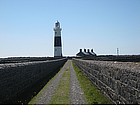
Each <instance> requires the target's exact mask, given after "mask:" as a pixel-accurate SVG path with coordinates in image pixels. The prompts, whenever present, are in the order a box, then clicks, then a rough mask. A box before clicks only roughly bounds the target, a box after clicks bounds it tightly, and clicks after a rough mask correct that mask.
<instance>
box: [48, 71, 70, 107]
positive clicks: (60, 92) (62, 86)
mask: <svg viewBox="0 0 140 140" xmlns="http://www.w3.org/2000/svg"><path fill="white" fill-rule="evenodd" d="M69 91H70V69H69V68H68V69H66V71H65V72H64V74H63V76H62V79H61V80H60V83H59V86H58V88H57V89H56V91H55V94H54V96H53V97H52V99H51V102H50V104H51V105H68V104H70V99H69Z"/></svg>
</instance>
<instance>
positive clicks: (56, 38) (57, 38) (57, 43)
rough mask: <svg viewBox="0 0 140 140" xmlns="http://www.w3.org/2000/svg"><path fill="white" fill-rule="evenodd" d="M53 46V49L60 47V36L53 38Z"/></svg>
mask: <svg viewBox="0 0 140 140" xmlns="http://www.w3.org/2000/svg"><path fill="white" fill-rule="evenodd" d="M54 46H55V47H57V46H58V47H61V36H55V38H54Z"/></svg>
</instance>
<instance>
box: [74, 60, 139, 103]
mask: <svg viewBox="0 0 140 140" xmlns="http://www.w3.org/2000/svg"><path fill="white" fill-rule="evenodd" d="M73 61H74V63H75V64H76V65H77V66H78V67H79V68H80V69H81V70H82V71H83V72H84V73H85V74H86V75H87V76H88V77H89V79H90V80H91V81H92V82H93V83H94V84H95V85H96V86H97V87H98V88H99V89H100V90H101V91H102V93H104V94H105V95H106V96H108V97H109V98H110V99H111V100H112V101H113V102H114V103H115V104H140V63H133V62H113V61H112V62H111V61H94V60H80V59H73Z"/></svg>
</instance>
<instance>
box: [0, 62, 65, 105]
mask: <svg viewBox="0 0 140 140" xmlns="http://www.w3.org/2000/svg"><path fill="white" fill-rule="evenodd" d="M66 60H67V59H59V60H50V61H39V62H26V63H13V64H0V104H4V103H6V102H7V101H8V100H11V99H13V100H14V99H15V98H16V96H19V95H20V94H21V93H23V92H24V91H26V89H27V88H30V87H31V86H33V85H34V84H35V83H37V82H38V81H40V80H42V79H43V78H45V77H47V76H49V75H50V74H51V73H53V72H55V71H56V70H57V69H59V68H60V67H61V66H62V65H63V64H64V63H65V62H66Z"/></svg>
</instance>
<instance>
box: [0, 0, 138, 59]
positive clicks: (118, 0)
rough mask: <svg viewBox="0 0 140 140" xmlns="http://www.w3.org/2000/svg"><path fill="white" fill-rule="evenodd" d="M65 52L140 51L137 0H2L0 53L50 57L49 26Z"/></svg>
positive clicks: (66, 53) (51, 47)
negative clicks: (59, 37) (59, 29)
mask: <svg viewBox="0 0 140 140" xmlns="http://www.w3.org/2000/svg"><path fill="white" fill-rule="evenodd" d="M56 20H59V21H60V23H61V27H62V41H63V54H64V55H69V56H71V55H75V54H76V53H77V52H78V51H79V49H80V48H82V49H84V48H89V49H90V48H93V49H94V51H95V52H96V53H97V54H116V49H117V48H119V50H120V54H128V55H130V54H140V0H0V57H10V56H53V35H54V32H53V27H54V23H55V21H56Z"/></svg>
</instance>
